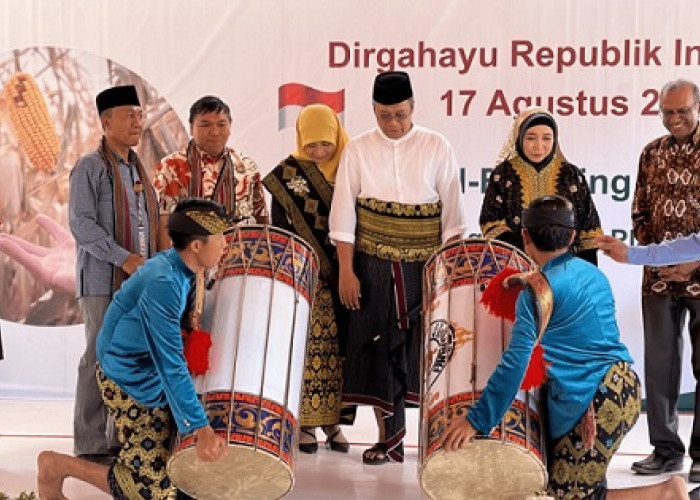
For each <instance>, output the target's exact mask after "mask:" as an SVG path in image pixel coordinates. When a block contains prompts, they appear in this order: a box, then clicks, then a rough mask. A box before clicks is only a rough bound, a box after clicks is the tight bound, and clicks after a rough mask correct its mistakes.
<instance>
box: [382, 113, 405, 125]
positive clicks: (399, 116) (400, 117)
mask: <svg viewBox="0 0 700 500" xmlns="http://www.w3.org/2000/svg"><path fill="white" fill-rule="evenodd" d="M410 116H411V113H404V112H399V113H393V114H392V113H377V119H378V120H379V121H380V122H382V123H389V122H390V121H392V120H396V121H397V122H405V121H406V120H408V119H409V118H410Z"/></svg>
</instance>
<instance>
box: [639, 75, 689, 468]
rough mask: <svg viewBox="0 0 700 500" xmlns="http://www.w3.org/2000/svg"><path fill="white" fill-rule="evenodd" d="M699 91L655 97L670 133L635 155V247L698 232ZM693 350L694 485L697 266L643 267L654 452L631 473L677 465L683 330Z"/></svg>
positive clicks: (671, 90) (685, 86)
mask: <svg viewBox="0 0 700 500" xmlns="http://www.w3.org/2000/svg"><path fill="white" fill-rule="evenodd" d="M699 102H700V92H698V87H697V85H695V84H694V83H692V82H689V81H687V80H676V81H673V82H670V83H667V84H666V85H665V86H664V87H663V88H662V89H661V92H660V94H659V103H660V109H659V114H660V116H661V118H662V120H663V124H664V126H665V127H666V129H667V130H668V131H669V132H670V134H668V135H665V136H663V137H659V138H658V139H655V140H653V141H652V142H650V143H649V144H648V145H647V146H646V147H645V148H644V150H643V151H642V154H641V156H640V158H639V172H638V174H637V185H636V189H635V193H634V203H633V206H632V222H633V226H634V237H635V238H636V239H637V241H638V242H639V243H640V244H642V245H649V244H652V243H660V242H662V241H664V240H670V239H674V238H677V237H679V236H686V235H689V234H691V233H695V232H697V231H699V230H700V210H698V201H697V200H698V199H699V198H700V182H699V180H698V173H699V169H700V131H698V115H699V113H700V104H699ZM688 314H689V316H690V319H689V321H688V331H689V333H690V344H691V349H692V350H693V353H692V356H691V359H692V364H693V373H694V374H695V378H696V391H695V422H694V423H693V429H692V433H691V438H690V447H689V450H688V451H689V454H690V458H692V459H693V465H692V467H691V469H690V474H689V476H688V479H689V480H690V481H692V482H700V419H698V412H700V400H699V399H698V398H699V397H700V393H699V392H698V391H697V378H698V373H700V351H698V349H700V345H699V344H698V343H700V269H699V268H698V261H694V262H689V263H684V264H678V265H675V266H666V267H651V266H647V267H645V268H644V280H643V282H642V317H643V323H644V382H645V386H646V396H647V425H648V426H649V440H650V441H651V444H652V445H653V446H654V452H653V453H652V454H651V455H649V456H648V457H647V458H645V459H644V460H641V461H638V462H635V463H633V464H632V470H634V471H635V472H637V473H639V474H659V473H663V472H670V471H676V470H680V469H681V468H682V467H683V457H684V454H685V446H684V444H683V441H682V440H681V438H680V437H679V436H678V409H677V406H678V398H679V394H680V380H681V371H682V353H683V327H684V325H685V318H686V315H688Z"/></svg>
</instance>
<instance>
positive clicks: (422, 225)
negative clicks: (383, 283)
mask: <svg viewBox="0 0 700 500" xmlns="http://www.w3.org/2000/svg"><path fill="white" fill-rule="evenodd" d="M440 213H441V204H440V202H438V203H425V204H417V205H416V204H413V205H408V204H402V203H393V202H383V201H379V200H374V199H368V198H360V199H358V202H357V234H356V239H355V249H356V250H358V251H360V252H363V253H366V254H368V255H376V256H377V257H380V258H382V259H387V260H391V261H405V262H414V261H421V260H427V259H428V258H430V256H431V255H433V254H434V253H435V252H436V251H437V250H438V249H439V248H440V243H441V239H440V235H441V231H440Z"/></svg>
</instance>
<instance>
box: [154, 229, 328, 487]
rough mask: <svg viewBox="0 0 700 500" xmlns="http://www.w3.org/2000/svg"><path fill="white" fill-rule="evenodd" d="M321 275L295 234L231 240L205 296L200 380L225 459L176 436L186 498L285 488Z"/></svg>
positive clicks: (179, 481) (238, 233) (249, 233)
mask: <svg viewBox="0 0 700 500" xmlns="http://www.w3.org/2000/svg"><path fill="white" fill-rule="evenodd" d="M317 276H318V259H317V257H316V255H315V254H314V252H313V250H312V249H311V248H310V247H309V246H308V245H307V244H306V243H305V242H304V241H303V240H301V239H300V238H298V237H297V236H295V235H293V234H291V233H289V232H287V231H283V230H281V229H278V228H275V227H270V226H255V225H249V226H240V227H238V228H237V229H236V230H235V232H234V233H233V235H232V238H231V239H230V241H229V245H228V247H227V250H226V253H225V254H224V258H223V260H222V264H221V266H220V269H219V279H218V280H217V282H216V285H215V288H214V290H213V293H212V294H210V296H209V297H208V298H207V300H210V301H211V298H212V297H213V302H214V307H213V315H212V319H211V325H212V326H211V333H212V343H213V345H212V348H211V351H210V368H209V371H208V372H207V374H206V375H204V376H202V377H199V380H198V381H197V385H198V386H199V387H200V388H203V390H202V394H203V396H202V398H203V404H204V407H205V410H206V412H207V416H208V417H209V422H210V424H211V426H212V427H213V428H214V431H215V432H216V433H217V434H219V435H221V436H222V437H224V438H225V439H226V441H227V442H228V443H229V454H228V457H226V458H223V459H221V460H218V461H217V462H213V463H202V462H200V461H199V460H197V459H196V456H195V447H194V436H192V435H191V434H186V435H182V436H178V442H177V444H176V447H175V452H174V454H173V457H172V458H171V459H170V461H169V463H168V475H169V476H170V478H171V479H172V481H173V482H174V483H175V485H176V486H177V487H178V488H179V489H181V490H182V491H184V492H185V493H187V494H188V495H191V496H193V497H195V498H198V499H199V498H202V499H224V498H250V499H260V498H279V497H282V496H283V495H284V494H286V493H287V492H288V491H289V490H290V489H291V487H292V484H293V472H294V460H295V456H296V445H295V442H296V436H297V434H298V418H299V406H300V401H301V387H302V380H303V372H304V356H305V353H306V335H307V331H308V326H309V318H310V313H311V307H312V298H313V291H314V289H315V286H316V279H317ZM206 321H208V319H207V320H206Z"/></svg>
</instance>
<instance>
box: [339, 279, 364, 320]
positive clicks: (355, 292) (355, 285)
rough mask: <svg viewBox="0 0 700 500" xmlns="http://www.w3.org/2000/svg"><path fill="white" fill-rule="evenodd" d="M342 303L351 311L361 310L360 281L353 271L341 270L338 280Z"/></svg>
mask: <svg viewBox="0 0 700 500" xmlns="http://www.w3.org/2000/svg"><path fill="white" fill-rule="evenodd" d="M338 292H339V293H340V302H341V303H342V304H343V305H344V306H345V307H347V308H348V309H350V310H358V309H359V308H360V280H358V279H357V275H355V272H354V271H353V270H352V269H349V270H343V269H341V270H340V276H339V278H338Z"/></svg>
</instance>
